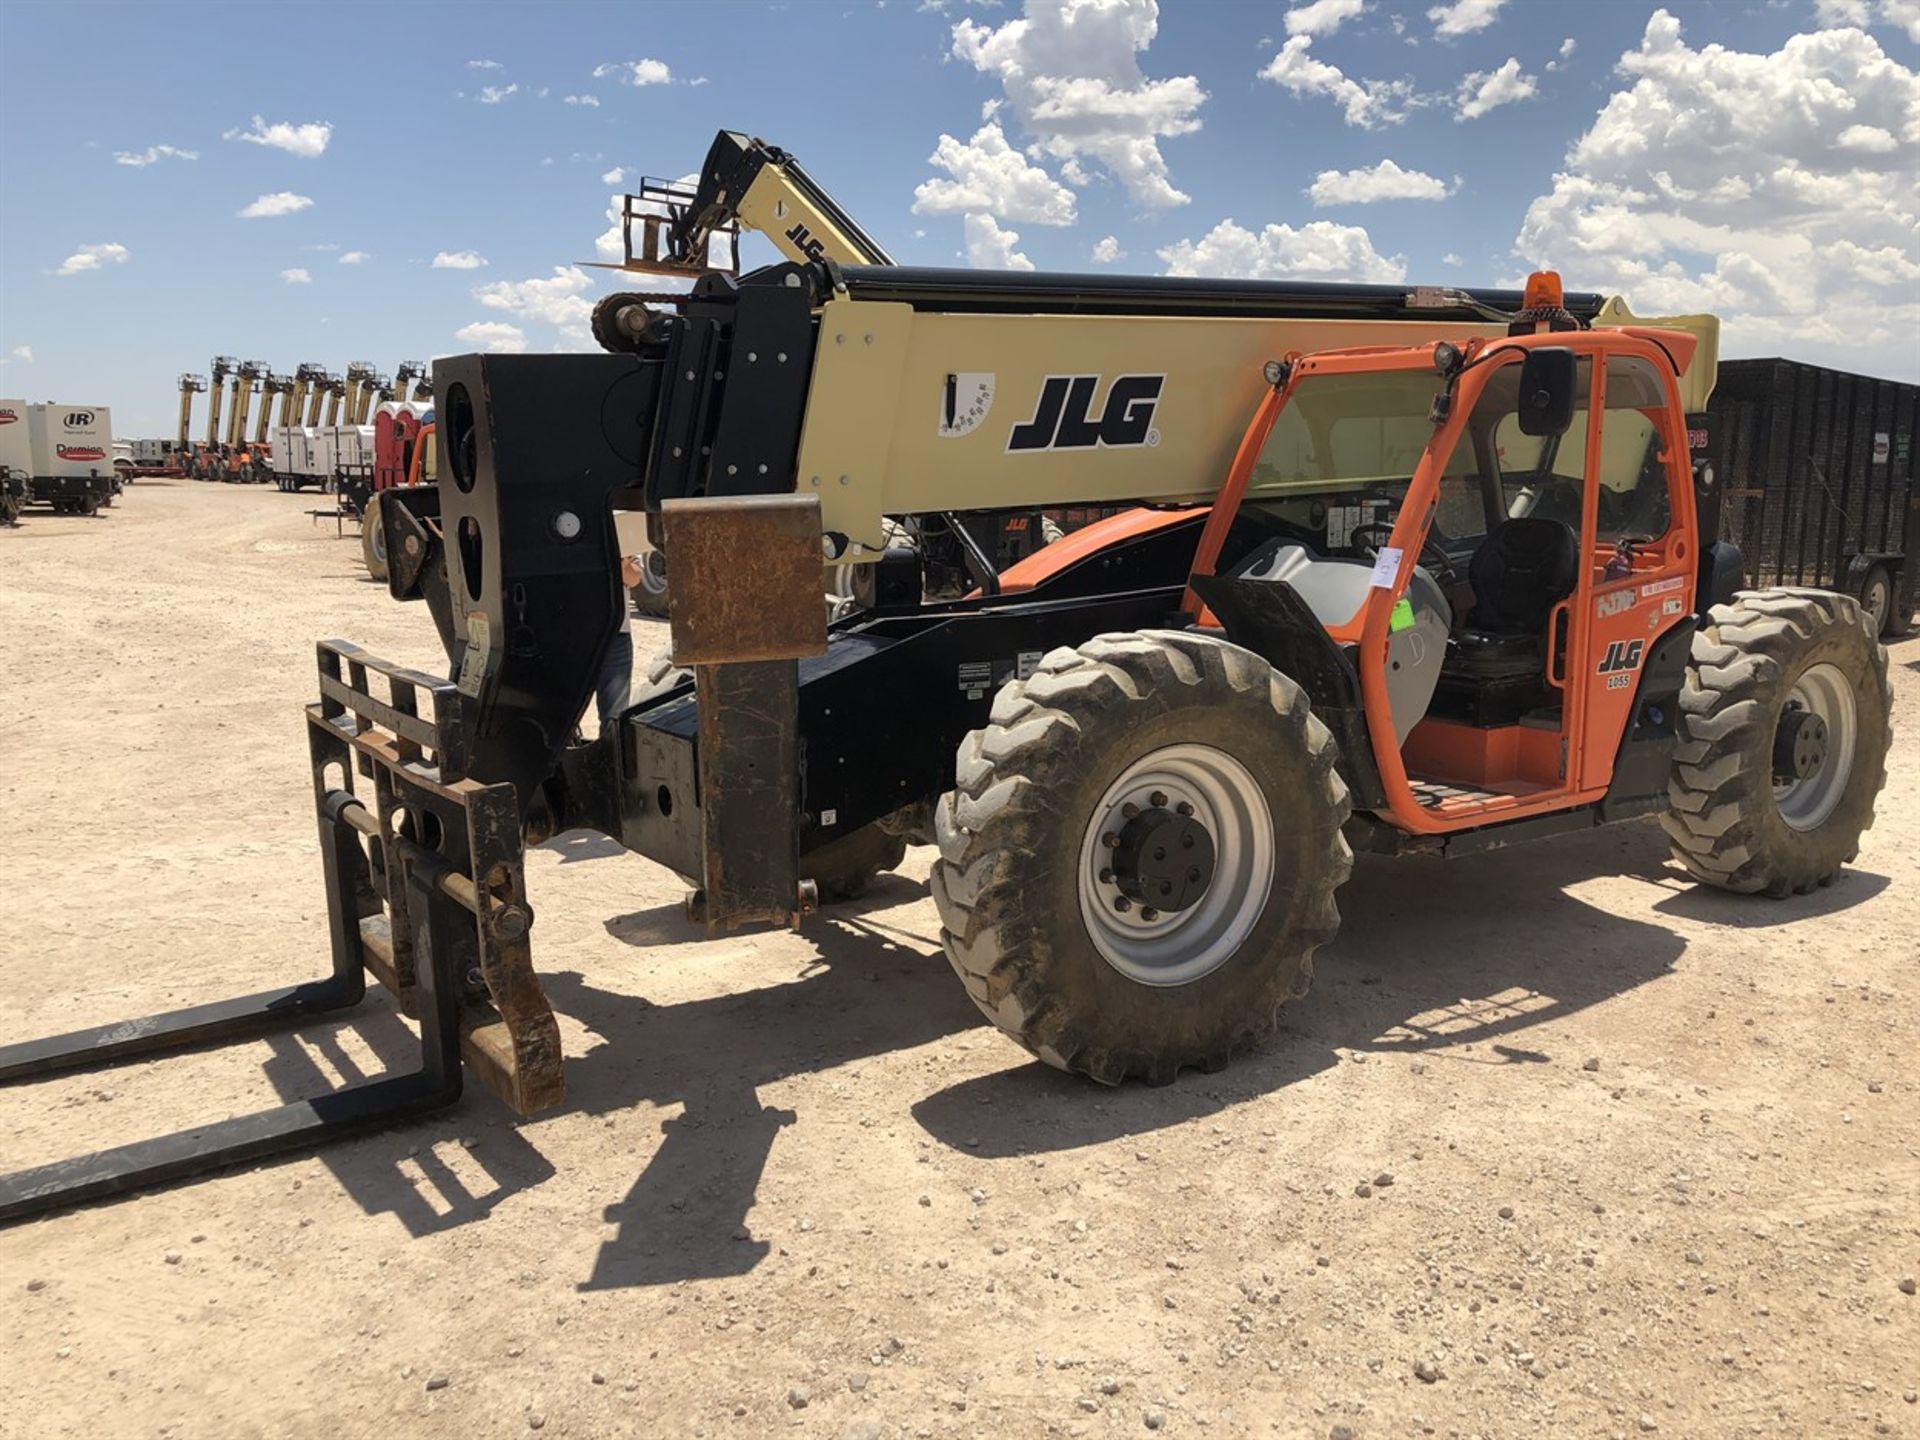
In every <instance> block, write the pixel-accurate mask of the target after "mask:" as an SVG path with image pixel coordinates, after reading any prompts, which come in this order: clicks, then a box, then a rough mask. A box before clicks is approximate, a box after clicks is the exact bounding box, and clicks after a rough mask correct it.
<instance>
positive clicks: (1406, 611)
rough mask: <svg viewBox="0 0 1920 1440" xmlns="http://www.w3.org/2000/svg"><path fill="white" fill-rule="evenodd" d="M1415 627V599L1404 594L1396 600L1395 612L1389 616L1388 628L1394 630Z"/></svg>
mask: <svg viewBox="0 0 1920 1440" xmlns="http://www.w3.org/2000/svg"><path fill="white" fill-rule="evenodd" d="M1412 628H1413V601H1411V600H1409V599H1407V597H1406V596H1404V595H1402V596H1401V597H1400V598H1399V599H1398V600H1396V601H1394V604H1393V613H1392V614H1391V615H1389V616H1387V629H1389V630H1392V631H1400V630H1411V629H1412Z"/></svg>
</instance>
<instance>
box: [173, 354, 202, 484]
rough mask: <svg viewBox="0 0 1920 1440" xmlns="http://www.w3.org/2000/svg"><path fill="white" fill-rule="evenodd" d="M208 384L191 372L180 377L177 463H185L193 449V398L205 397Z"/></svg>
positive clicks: (174, 443) (176, 441)
mask: <svg viewBox="0 0 1920 1440" xmlns="http://www.w3.org/2000/svg"><path fill="white" fill-rule="evenodd" d="M206 390H207V382H206V381H205V380H202V379H201V378H200V377H199V376H198V375H195V374H192V373H191V372H189V373H187V374H184V375H182V376H181V377H180V427H179V429H178V431H177V432H176V434H175V439H174V442H173V448H174V450H175V451H176V452H178V453H177V454H176V456H175V463H176V464H177V463H180V462H181V461H184V460H185V458H186V455H187V452H188V450H189V449H190V448H191V447H192V444H193V437H192V435H191V434H190V433H189V432H190V430H191V428H192V425H193V397H194V396H196V395H204V394H205V393H206Z"/></svg>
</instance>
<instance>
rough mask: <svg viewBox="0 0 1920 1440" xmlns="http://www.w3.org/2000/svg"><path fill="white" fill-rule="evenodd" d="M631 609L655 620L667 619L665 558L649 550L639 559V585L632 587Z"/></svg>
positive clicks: (660, 553)
mask: <svg viewBox="0 0 1920 1440" xmlns="http://www.w3.org/2000/svg"><path fill="white" fill-rule="evenodd" d="M632 594H633V608H634V609H636V610H638V611H639V612H640V613H641V614H642V615H650V616H652V617H653V618H654V619H656V620H664V619H666V618H667V557H666V555H665V554H664V553H662V552H661V551H659V550H649V551H647V552H646V553H645V554H643V555H642V556H641V557H640V583H639V584H638V585H636V586H634V587H633V591H632Z"/></svg>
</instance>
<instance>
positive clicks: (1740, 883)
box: [1661, 587, 1893, 898]
mask: <svg viewBox="0 0 1920 1440" xmlns="http://www.w3.org/2000/svg"><path fill="white" fill-rule="evenodd" d="M1869 625H1870V621H1869V620H1868V619H1867V617H1866V616H1865V614H1864V613H1863V612H1862V611H1861V609H1860V606H1859V604H1858V602H1856V601H1855V600H1854V599H1853V598H1852V597H1851V596H1848V595H1836V594H1833V593H1831V592H1829V591H1825V590H1804V589H1791V588H1784V587H1783V588H1779V589H1772V590H1744V591H1741V592H1740V593H1739V594H1737V595H1735V596H1734V598H1733V601H1732V603H1731V604H1727V605H1716V606H1714V607H1713V610H1712V611H1711V613H1710V615H1709V618H1708V621H1707V624H1706V626H1705V627H1704V628H1703V629H1702V630H1701V631H1700V633H1699V634H1697V635H1696V636H1695V637H1694V641H1693V657H1692V660H1691V662H1690V663H1689V664H1688V666H1687V676H1686V683H1685V685H1684V687H1683V688H1682V690H1681V692H1680V721H1679V731H1680V738H1679V744H1678V745H1677V746H1676V747H1675V749H1674V763H1673V773H1672V777H1671V779H1670V780H1669V781H1668V785H1667V797H1668V806H1669V808H1668V811H1667V813H1666V814H1665V815H1664V816H1662V817H1661V824H1662V825H1664V826H1665V827H1666V831H1667V836H1668V839H1669V840H1671V842H1672V844H1673V857H1674V859H1676V860H1678V861H1679V862H1680V863H1681V864H1682V865H1683V866H1685V867H1686V869H1687V872H1688V873H1689V874H1690V875H1692V876H1693V877H1694V879H1696V880H1699V881H1702V882H1703V883H1705V884H1708V885H1713V886H1716V887H1718V888H1719V889H1722V890H1731V891H1735V892H1737V893H1740V894H1758V893H1765V894H1767V895H1771V896H1774V897H1776V898H1777V897H1780V896H1785V895H1794V894H1800V895H1804V894H1806V893H1807V892H1808V891H1809V890H1812V889H1813V888H1814V887H1815V886H1818V885H1830V884H1832V883H1833V878H1834V876H1835V875H1837V874H1838V873H1839V871H1840V868H1841V867H1842V866H1843V865H1845V864H1847V862H1849V861H1850V860H1852V859H1853V858H1854V857H1855V856H1856V855H1858V854H1859V853H1860V837H1861V835H1862V834H1864V833H1865V832H1866V830H1867V828H1868V827H1869V826H1871V825H1872V824H1873V803H1874V800H1875V798H1876V797H1877V796H1878V795H1879V793H1880V789H1881V786H1883V785H1884V784H1885V783H1886V778H1887V747H1888V745H1889V744H1890V743H1891V741H1892V721H1891V715H1892V707H1893V691H1892V688H1891V686H1890V685H1889V684H1888V681H1887V652H1886V649H1885V648H1884V647H1883V646H1882V645H1880V643H1879V642H1878V640H1877V639H1876V638H1875V637H1874V635H1873V634H1872V633H1871V631H1870V629H1869Z"/></svg>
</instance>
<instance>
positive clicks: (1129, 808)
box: [1120, 800, 1140, 820]
mask: <svg viewBox="0 0 1920 1440" xmlns="http://www.w3.org/2000/svg"><path fill="white" fill-rule="evenodd" d="M1120 813H1121V814H1122V815H1124V816H1126V817H1127V819H1129V820H1131V819H1133V817H1134V816H1136V815H1138V814H1139V813H1140V807H1139V806H1138V805H1136V804H1134V803H1133V802H1132V801H1131V800H1129V801H1127V803H1126V804H1124V805H1122V806H1121V807H1120Z"/></svg>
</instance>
